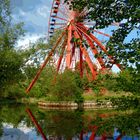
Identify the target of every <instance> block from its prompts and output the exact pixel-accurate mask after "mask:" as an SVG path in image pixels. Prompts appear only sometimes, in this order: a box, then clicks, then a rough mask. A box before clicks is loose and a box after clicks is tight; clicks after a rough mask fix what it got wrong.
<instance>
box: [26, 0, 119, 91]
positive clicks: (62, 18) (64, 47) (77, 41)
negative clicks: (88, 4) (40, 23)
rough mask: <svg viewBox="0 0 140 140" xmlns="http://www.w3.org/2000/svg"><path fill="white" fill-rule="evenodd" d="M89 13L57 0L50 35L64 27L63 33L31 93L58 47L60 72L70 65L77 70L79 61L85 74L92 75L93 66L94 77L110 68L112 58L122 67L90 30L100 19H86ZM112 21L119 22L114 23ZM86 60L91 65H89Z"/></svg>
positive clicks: (38, 73) (54, 2) (70, 67)
mask: <svg viewBox="0 0 140 140" xmlns="http://www.w3.org/2000/svg"><path fill="white" fill-rule="evenodd" d="M86 13H87V9H83V11H77V10H70V9H69V5H67V4H66V3H64V0H53V3H52V8H51V12H50V18H49V25H48V36H49V37H50V38H51V37H52V36H53V34H54V32H55V31H56V30H60V29H61V31H62V33H60V36H59V38H58V39H57V40H56V43H55V45H54V46H53V47H52V49H51V51H50V52H49V54H48V56H47V58H46V60H45V61H44V63H43V64H42V66H41V67H40V69H39V71H38V72H37V74H36V76H35V78H34V79H33V81H32V82H31V83H30V85H29V87H28V88H27V90H26V92H27V93H28V92H29V91H30V90H31V88H32V87H33V85H34V84H35V82H36V81H37V79H38V78H39V76H40V74H41V72H42V70H43V68H44V67H45V66H46V65H47V64H48V62H49V60H50V58H51V57H53V54H54V53H55V51H56V50H57V49H59V56H58V60H57V62H56V70H57V73H59V72H63V71H64V70H65V69H66V68H67V69H72V70H75V69H76V66H77V64H79V73H80V75H81V77H82V76H83V74H84V72H85V71H86V72H85V73H86V74H87V76H88V75H89V70H90V75H92V79H93V80H94V79H95V78H96V75H97V74H98V71H99V70H104V69H107V68H108V67H107V66H106V61H109V62H110V63H111V65H112V66H113V65H116V66H117V67H118V68H119V69H121V66H120V64H117V63H116V62H115V60H114V57H113V56H111V55H109V54H108V51H107V49H106V47H105V45H104V44H103V43H102V42H101V41H100V40H99V39H98V38H97V37H96V36H95V35H94V34H93V33H91V32H90V26H93V25H94V24H95V23H96V21H95V22H94V21H93V22H87V21H86V20H85V16H86ZM112 25H116V24H115V23H113V24H112ZM92 31H94V33H98V34H99V35H101V36H103V37H108V38H110V37H111V36H110V35H109V34H106V33H103V32H101V31H98V30H92ZM101 52H102V53H104V54H105V57H104V58H103V57H102V56H101V55H100V53H101ZM93 57H94V58H93ZM93 59H94V60H96V62H95V61H93ZM85 63H86V64H87V66H88V67H87V66H85ZM87 69H88V70H87Z"/></svg>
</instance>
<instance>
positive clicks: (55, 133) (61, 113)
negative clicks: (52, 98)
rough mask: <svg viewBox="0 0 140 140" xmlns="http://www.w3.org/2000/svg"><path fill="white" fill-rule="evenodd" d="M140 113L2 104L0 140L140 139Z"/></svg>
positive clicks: (0, 107) (0, 108) (0, 109)
mask: <svg viewBox="0 0 140 140" xmlns="http://www.w3.org/2000/svg"><path fill="white" fill-rule="evenodd" d="M139 116H140V112H139V111H138V110H135V111H132V110H131V111H130V110H127V111H116V110H51V109H41V108H38V107H37V106H25V105H20V104H16V105H1V106H0V140H140V118H139Z"/></svg>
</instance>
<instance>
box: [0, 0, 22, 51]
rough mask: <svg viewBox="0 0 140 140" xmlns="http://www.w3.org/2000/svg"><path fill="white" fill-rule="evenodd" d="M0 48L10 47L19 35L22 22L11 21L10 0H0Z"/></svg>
mask: <svg viewBox="0 0 140 140" xmlns="http://www.w3.org/2000/svg"><path fill="white" fill-rule="evenodd" d="M0 3H1V4H0V50H3V49H11V48H13V47H14V45H15V43H16V41H17V40H18V39H19V37H20V36H21V35H24V30H23V28H22V26H23V23H17V24H15V23H13V19H12V16H11V7H10V0H0Z"/></svg>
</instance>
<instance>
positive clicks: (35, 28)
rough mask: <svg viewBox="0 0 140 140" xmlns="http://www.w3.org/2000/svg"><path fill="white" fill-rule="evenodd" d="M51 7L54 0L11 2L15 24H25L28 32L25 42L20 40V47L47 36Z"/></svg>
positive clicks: (14, 0)
mask: <svg viewBox="0 0 140 140" xmlns="http://www.w3.org/2000/svg"><path fill="white" fill-rule="evenodd" d="M51 5H52V0H11V7H12V16H13V18H14V22H15V23H18V22H24V29H25V30H26V32H25V34H26V35H25V37H24V40H22V41H21V40H19V42H18V45H22V44H28V43H29V42H30V40H31V41H33V42H34V41H35V40H36V39H37V38H39V37H41V36H42V35H47V30H48V29H47V27H48V20H49V15H50V10H51ZM29 38H30V39H29Z"/></svg>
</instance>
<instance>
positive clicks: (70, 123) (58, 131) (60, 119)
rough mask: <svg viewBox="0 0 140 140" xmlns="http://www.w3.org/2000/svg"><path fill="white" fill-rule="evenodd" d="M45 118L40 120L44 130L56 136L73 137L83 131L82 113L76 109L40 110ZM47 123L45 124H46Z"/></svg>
mask: <svg viewBox="0 0 140 140" xmlns="http://www.w3.org/2000/svg"><path fill="white" fill-rule="evenodd" d="M39 114H41V116H42V117H43V119H41V120H39V124H40V125H41V126H42V129H43V131H44V132H47V135H50V136H51V137H52V136H55V137H64V138H66V139H69V138H72V137H73V136H74V135H76V134H78V133H80V132H81V131H82V114H83V112H82V111H80V110H76V111H46V112H44V111H43V112H39ZM44 124H45V125H44Z"/></svg>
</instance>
